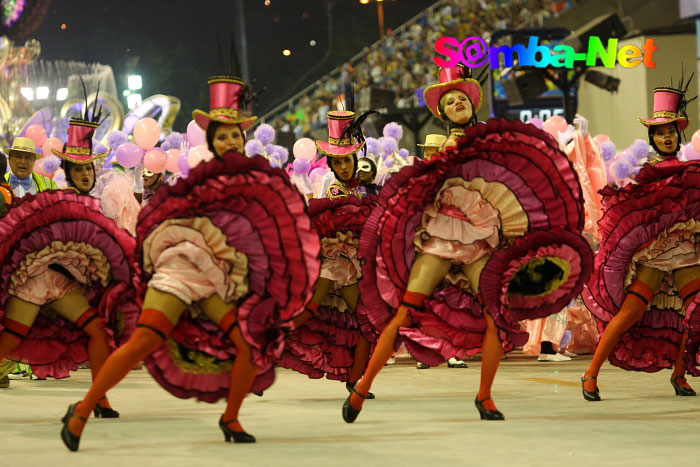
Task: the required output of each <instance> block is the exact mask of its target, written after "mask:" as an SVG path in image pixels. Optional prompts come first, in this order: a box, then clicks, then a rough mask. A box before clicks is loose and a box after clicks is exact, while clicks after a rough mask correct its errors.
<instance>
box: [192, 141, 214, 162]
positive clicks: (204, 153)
mask: <svg viewBox="0 0 700 467" xmlns="http://www.w3.org/2000/svg"><path fill="white" fill-rule="evenodd" d="M213 158H214V154H212V153H211V151H209V149H208V148H207V147H206V146H205V145H203V144H200V145H199V146H195V147H193V148H192V149H190V152H189V153H188V154H187V163H188V164H190V168H195V167H196V166H197V164H199V163H200V162H202V161H204V162H207V161H210V160H212V159H213Z"/></svg>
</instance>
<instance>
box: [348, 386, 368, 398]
mask: <svg viewBox="0 0 700 467" xmlns="http://www.w3.org/2000/svg"><path fill="white" fill-rule="evenodd" d="M355 384H357V383H355ZM355 384H353V383H345V388H346V389H347V390H348V392H349V393H350V394H352V392H353V391H354V390H355ZM374 398H375V396H374V394H372V393H371V392H368V393H367V397H366V399H374Z"/></svg>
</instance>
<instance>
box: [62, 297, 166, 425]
mask: <svg viewBox="0 0 700 467" xmlns="http://www.w3.org/2000/svg"><path fill="white" fill-rule="evenodd" d="M173 327H174V326H173V324H172V323H171V322H170V320H169V319H168V317H167V316H165V315H164V314H163V313H162V312H160V311H158V310H156V309H153V308H148V309H145V310H143V311H142V312H141V317H140V318H139V323H138V327H137V329H136V331H135V332H134V335H133V336H131V339H129V342H127V343H126V344H124V345H123V346H121V347H119V348H118V349H117V350H116V351H115V352H114V353H113V354H112V355H110V356H109V358H107V361H105V362H104V365H102V368H101V370H100V372H99V374H98V375H97V377H96V378H95V380H94V381H93V383H92V386H91V387H90V390H89V391H88V393H87V395H86V396H85V398H83V400H82V401H81V402H80V403H79V404H78V406H77V407H76V409H75V413H76V414H78V415H80V416H81V417H84V418H86V419H87V418H88V417H89V416H90V413H91V412H92V411H93V409H94V408H95V406H96V405H97V403H98V402H99V401H100V399H102V397H103V396H104V395H105V394H106V393H107V391H108V390H110V389H111V388H112V387H114V386H115V385H116V384H117V383H118V382H119V381H121V380H122V379H124V377H125V376H126V375H127V374H128V373H129V371H131V369H132V368H134V365H136V364H137V363H138V362H140V361H142V360H143V359H144V358H146V357H147V356H149V355H150V354H151V353H152V352H153V351H154V350H156V349H157V348H158V347H159V346H160V345H161V344H162V343H163V341H164V340H165V339H166V337H167V336H168V335H170V333H171V332H172V330H173ZM84 425H85V422H83V421H82V420H80V419H79V418H77V417H73V418H71V420H70V423H69V425H68V426H69V429H70V431H71V433H73V434H74V435H76V436H80V434H81V433H82V432H83V427H84Z"/></svg>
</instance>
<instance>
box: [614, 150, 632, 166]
mask: <svg viewBox="0 0 700 467" xmlns="http://www.w3.org/2000/svg"><path fill="white" fill-rule="evenodd" d="M617 158H618V160H621V161H625V162H628V163H629V165H631V166H632V167H634V166H635V165H637V157H636V156H635V155H634V154H633V153H632V151H631V150H630V149H629V148H627V149H623V150H622V152H621V153H620V155H618V156H617Z"/></svg>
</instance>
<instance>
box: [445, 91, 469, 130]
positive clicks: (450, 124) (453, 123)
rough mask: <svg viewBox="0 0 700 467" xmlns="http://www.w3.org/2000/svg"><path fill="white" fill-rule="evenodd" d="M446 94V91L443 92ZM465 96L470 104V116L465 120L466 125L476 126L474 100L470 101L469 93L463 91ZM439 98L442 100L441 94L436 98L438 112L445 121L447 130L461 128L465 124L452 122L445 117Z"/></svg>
mask: <svg viewBox="0 0 700 467" xmlns="http://www.w3.org/2000/svg"><path fill="white" fill-rule="evenodd" d="M445 94H447V93H445ZM464 95H465V96H467V100H468V101H469V104H471V106H472V116H471V118H470V119H469V121H468V122H467V125H466V126H476V124H477V122H478V120H477V119H476V107H475V106H474V101H472V98H471V97H469V94H467V93H466V92H465V93H464ZM443 96H444V94H443ZM440 100H442V96H440V99H438V114H439V115H440V116H441V117H442V119H443V120H444V121H446V122H447V128H448V130H452V129H453V128H459V129H463V128H464V127H465V125H463V124H461V123H457V122H453V121H452V120H450V119H449V118H447V114H446V113H445V109H443V108H442V104H440Z"/></svg>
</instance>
